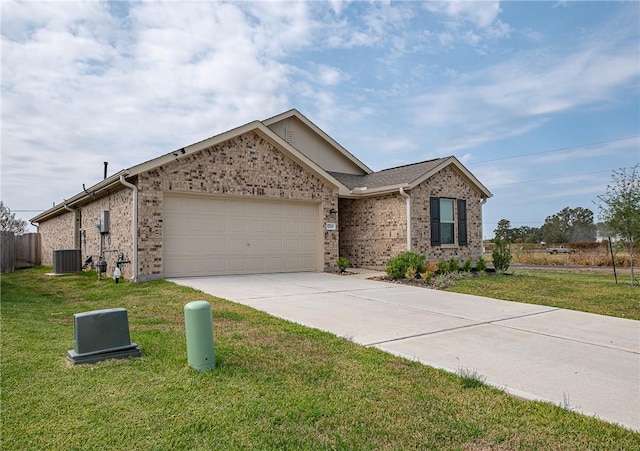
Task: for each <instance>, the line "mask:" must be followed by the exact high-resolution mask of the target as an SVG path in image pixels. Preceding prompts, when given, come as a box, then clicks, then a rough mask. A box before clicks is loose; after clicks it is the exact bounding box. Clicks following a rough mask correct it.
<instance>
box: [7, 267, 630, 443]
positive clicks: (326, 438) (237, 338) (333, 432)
mask: <svg viewBox="0 0 640 451" xmlns="http://www.w3.org/2000/svg"><path fill="white" fill-rule="evenodd" d="M45 271H46V269H43V268H38V269H34V270H21V271H18V272H16V273H14V274H10V275H3V276H2V305H1V313H2V322H1V329H2V356H1V364H2V381H1V390H2V391H1V396H2V399H1V401H2V405H1V409H2V410H1V414H2V416H1V421H2V443H1V444H0V445H1V448H2V449H7V450H9V449H21V450H22V449H27V450H29V449H33V450H42V449H47V450H50V449H53V450H57V449H64V450H73V449H82V450H86V449H99V450H103V449H114V450H120V449H156V450H180V449H185V450H186V449H188V450H191V449H202V450H211V449H221V450H230V449H261V450H266V449H267V450H268V449H278V450H289V449H290V450H299V449H376V450H384V449H489V448H492V449H493V448H496V449H637V448H638V446H639V445H640V434H637V433H634V432H631V431H629V430H626V429H623V428H620V427H618V426H615V425H612V424H608V423H605V422H601V421H599V420H597V419H594V418H588V417H585V416H582V415H579V414H577V413H574V412H570V411H568V410H565V409H563V408H561V407H560V406H554V405H551V404H546V403H540V402H528V401H522V400H519V399H516V398H514V397H511V396H508V395H507V394H505V393H503V392H501V391H499V390H497V389H495V388H492V387H489V386H486V385H484V384H479V383H469V381H468V380H465V379H463V378H461V377H459V376H457V375H455V374H449V373H446V372H444V371H441V370H436V369H433V368H430V367H427V366H424V365H421V364H418V363H415V362H411V361H408V360H404V359H401V358H397V357H394V356H391V355H389V354H387V353H384V352H382V351H379V350H377V349H373V348H365V347H362V346H358V345H356V344H354V343H352V342H349V341H348V340H345V339H341V338H338V337H336V336H334V335H331V334H328V333H324V332H320V331H317V330H314V329H309V328H305V327H302V326H298V325H295V324H292V323H289V322H286V321H283V320H279V319H276V318H273V317H270V316H268V315H266V314H264V313H261V312H258V311H256V310H252V309H250V308H248V307H244V306H241V305H238V304H233V303H230V302H227V301H224V300H221V299H217V298H214V297H211V296H207V295H204V294H203V293H201V292H198V291H195V290H192V289H188V288H184V287H178V286H176V285H173V284H171V283H168V282H164V281H156V282H150V283H140V284H129V283H120V284H117V285H116V284H114V283H113V281H112V280H110V279H106V280H104V279H103V280H102V281H98V280H97V279H96V277H95V273H85V274H76V275H71V276H65V277H59V278H48V277H47V276H45V275H44V272H45ZM198 299H204V300H207V301H209V302H211V304H212V311H213V317H214V329H215V332H214V333H215V338H216V354H217V355H216V357H217V358H216V360H217V365H218V366H217V368H216V369H215V370H212V371H208V372H205V373H199V372H196V371H194V370H192V369H191V368H189V367H188V365H187V361H186V344H185V338H184V319H183V318H184V315H183V308H184V305H185V304H186V303H188V302H190V301H193V300H198ZM112 307H124V308H126V309H127V310H128V313H129V322H130V330H131V337H132V340H133V341H135V342H136V343H138V344H139V345H140V347H141V349H142V357H141V358H130V359H123V360H112V361H105V362H102V363H99V364H95V365H80V366H75V367H73V366H70V365H69V364H67V362H66V361H65V354H66V351H67V350H69V349H72V348H73V325H72V315H73V313H78V312H83V311H89V310H96V309H102V308H112ZM463 376H465V375H463ZM471 376H472V378H473V379H478V380H481V378H482V375H477V374H476V375H471ZM467 379H468V378H467Z"/></svg>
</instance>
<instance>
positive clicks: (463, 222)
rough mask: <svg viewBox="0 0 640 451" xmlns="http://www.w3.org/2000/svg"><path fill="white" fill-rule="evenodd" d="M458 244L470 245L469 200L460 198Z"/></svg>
mask: <svg viewBox="0 0 640 451" xmlns="http://www.w3.org/2000/svg"><path fill="white" fill-rule="evenodd" d="M458 244H459V245H460V246H466V245H468V244H469V243H468V241H467V201H466V200H464V199H458Z"/></svg>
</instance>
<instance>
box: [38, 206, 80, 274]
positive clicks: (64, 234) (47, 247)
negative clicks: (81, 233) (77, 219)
mask: <svg viewBox="0 0 640 451" xmlns="http://www.w3.org/2000/svg"><path fill="white" fill-rule="evenodd" d="M73 222H74V213H71V212H67V213H65V214H63V215H61V216H57V217H55V218H53V219H51V220H49V221H46V222H43V223H42V224H39V227H38V233H40V245H41V250H42V264H43V265H44V266H53V251H57V250H62V249H77V247H76V246H75V243H74V236H73Z"/></svg>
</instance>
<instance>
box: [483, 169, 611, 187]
mask: <svg viewBox="0 0 640 451" xmlns="http://www.w3.org/2000/svg"><path fill="white" fill-rule="evenodd" d="M603 172H611V170H609V169H606V170H604V171H593V172H580V173H577V174H565V175H559V176H557V177H547V178H544V179H534V180H522V181H519V182H511V183H501V184H500V185H491V188H494V187H496V186H508V185H522V184H524V183H534V182H546V181H548V180H558V179H566V178H568V177H575V176H577V175H591V174H600V173H603Z"/></svg>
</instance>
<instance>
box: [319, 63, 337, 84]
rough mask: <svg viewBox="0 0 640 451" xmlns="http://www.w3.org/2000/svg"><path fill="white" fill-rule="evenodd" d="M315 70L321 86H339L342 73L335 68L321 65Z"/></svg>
mask: <svg viewBox="0 0 640 451" xmlns="http://www.w3.org/2000/svg"><path fill="white" fill-rule="evenodd" d="M316 70H317V77H318V81H319V82H320V83H321V84H323V85H327V86H334V85H337V84H339V83H340V82H341V81H342V80H343V78H344V74H343V73H342V71H340V70H339V69H337V68H335V67H330V66H325V65H322V64H321V65H318V66H317V68H316Z"/></svg>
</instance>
